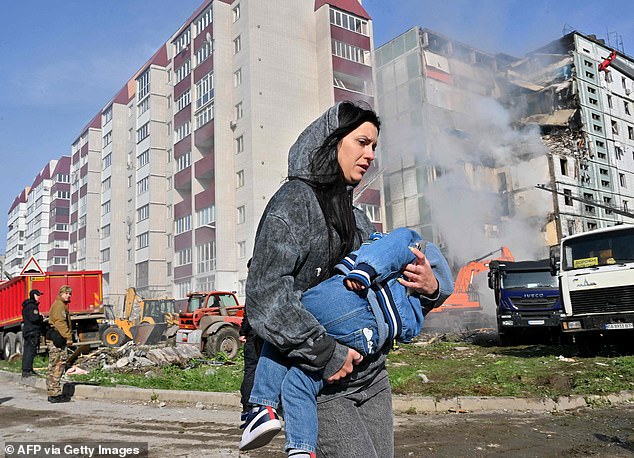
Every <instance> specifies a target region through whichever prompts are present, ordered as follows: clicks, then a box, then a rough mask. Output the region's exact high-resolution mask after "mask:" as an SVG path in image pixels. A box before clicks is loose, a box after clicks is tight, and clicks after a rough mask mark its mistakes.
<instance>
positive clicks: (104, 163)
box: [101, 153, 112, 170]
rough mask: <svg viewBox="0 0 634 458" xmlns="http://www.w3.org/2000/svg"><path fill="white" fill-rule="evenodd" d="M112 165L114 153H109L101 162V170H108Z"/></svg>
mask: <svg viewBox="0 0 634 458" xmlns="http://www.w3.org/2000/svg"><path fill="white" fill-rule="evenodd" d="M111 165H112V153H108V154H106V155H105V156H104V158H103V159H102V160H101V168H102V169H103V170H106V169H107V168H108V167H110V166H111Z"/></svg>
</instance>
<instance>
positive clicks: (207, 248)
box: [196, 241, 216, 273]
mask: <svg viewBox="0 0 634 458" xmlns="http://www.w3.org/2000/svg"><path fill="white" fill-rule="evenodd" d="M196 254H197V260H198V265H197V271H198V273H203V272H211V271H212V270H215V268H216V243H215V242H213V241H212V242H207V243H204V244H202V245H198V246H196Z"/></svg>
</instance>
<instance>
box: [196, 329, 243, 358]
mask: <svg viewBox="0 0 634 458" xmlns="http://www.w3.org/2000/svg"><path fill="white" fill-rule="evenodd" d="M239 350H240V336H239V335H238V331H236V330H235V329H234V328H233V327H228V326H225V327H222V328H220V329H218V331H216V332H215V333H214V334H212V335H210V336H207V341H206V342H205V354H206V355H207V356H208V357H210V358H212V357H213V356H215V355H216V354H217V353H220V352H223V353H224V354H225V355H226V356H227V358H228V359H233V358H235V357H236V356H238V351H239Z"/></svg>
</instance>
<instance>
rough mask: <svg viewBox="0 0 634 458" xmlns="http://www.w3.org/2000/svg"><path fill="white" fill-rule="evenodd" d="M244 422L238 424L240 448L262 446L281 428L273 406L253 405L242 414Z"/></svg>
mask: <svg viewBox="0 0 634 458" xmlns="http://www.w3.org/2000/svg"><path fill="white" fill-rule="evenodd" d="M242 420H243V421H244V423H243V424H242V425H240V429H244V431H243V432H242V440H241V441H240V450H253V449H255V448H259V447H264V446H265V445H266V444H268V443H269V442H271V440H273V438H274V437H275V436H276V435H277V433H279V432H280V431H281V430H282V423H281V422H280V419H279V417H278V416H277V412H276V411H275V409H274V408H273V407H268V406H261V407H255V408H254V409H252V410H251V411H249V412H246V413H243V414H242Z"/></svg>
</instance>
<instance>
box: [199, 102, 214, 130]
mask: <svg viewBox="0 0 634 458" xmlns="http://www.w3.org/2000/svg"><path fill="white" fill-rule="evenodd" d="M212 119H214V104H213V102H212V103H210V104H209V105H207V106H206V107H205V108H203V109H202V110H201V111H199V112H198V113H196V129H199V128H201V127H202V126H204V125H205V124H207V123H208V122H209V121H211V120H212Z"/></svg>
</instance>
